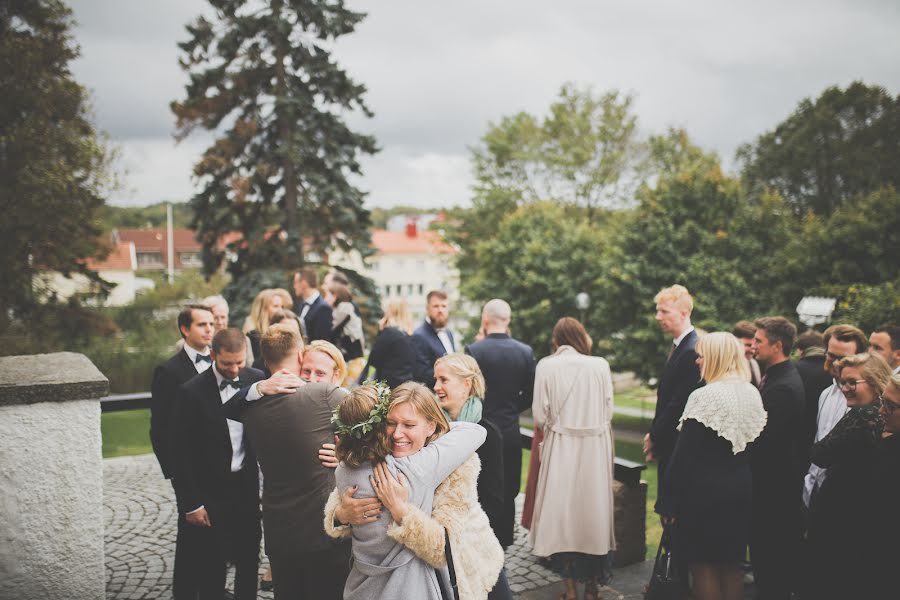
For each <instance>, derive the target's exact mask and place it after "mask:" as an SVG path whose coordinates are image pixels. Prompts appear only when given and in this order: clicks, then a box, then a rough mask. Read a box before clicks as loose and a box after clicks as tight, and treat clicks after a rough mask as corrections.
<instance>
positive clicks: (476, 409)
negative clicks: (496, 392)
mask: <svg viewBox="0 0 900 600" xmlns="http://www.w3.org/2000/svg"><path fill="white" fill-rule="evenodd" d="M482 406H483V405H482V403H481V398H479V397H478V396H472V397H471V398H469V399H468V400H466V403H465V404H463V407H462V409H460V411H459V416H458V417H456V420H457V421H465V422H466V423H478V422H479V421H481V409H482ZM444 414H445V415H447V420H448V421H453V419H452V418H451V417H450V413H448V412H447V411H446V410H445V411H444Z"/></svg>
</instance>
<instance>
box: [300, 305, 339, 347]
mask: <svg viewBox="0 0 900 600" xmlns="http://www.w3.org/2000/svg"><path fill="white" fill-rule="evenodd" d="M300 311H301V312H302V311H303V309H302V308H301V309H300ZM331 313H332V310H331V306H329V305H328V303H327V302H325V300H324V299H323V298H322V296H316V299H315V300H314V301H313V303H312V304H311V305H310V307H309V310H308V311H307V312H306V316H305V317H303V323H304V324H305V325H306V337H307V339H308V340H309V341H310V342H313V341H315V340H325V341H331V317H332V315H331Z"/></svg>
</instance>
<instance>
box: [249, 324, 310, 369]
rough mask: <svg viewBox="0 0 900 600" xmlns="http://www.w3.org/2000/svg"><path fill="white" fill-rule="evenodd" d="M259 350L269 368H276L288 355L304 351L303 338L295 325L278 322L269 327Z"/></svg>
mask: <svg viewBox="0 0 900 600" xmlns="http://www.w3.org/2000/svg"><path fill="white" fill-rule="evenodd" d="M295 324H296V322H295ZM259 351H260V354H262V358H263V362H264V363H265V364H266V366H267V367H268V368H269V370H274V367H276V366H278V365H280V364H281V363H282V361H284V360H285V359H286V358H287V357H288V356H290V355H292V354H297V353H300V352H303V338H302V337H301V336H300V333H299V331H298V330H297V329H296V328H295V327H291V325H289V324H288V323H278V324H276V325H272V326H271V327H269V329H268V331H266V332H265V333H264V334H263V335H262V337H261V338H260V340H259Z"/></svg>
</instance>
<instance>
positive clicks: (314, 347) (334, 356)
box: [303, 340, 347, 382]
mask: <svg viewBox="0 0 900 600" xmlns="http://www.w3.org/2000/svg"><path fill="white" fill-rule="evenodd" d="M310 352H321V353H322V354H325V355H326V356H328V358H330V359H331V360H333V361H334V372H335V374H336V375H337V377H336V380H337V381H338V382H341V381H344V378H345V377H347V362H346V361H345V360H344V355H343V354H341V351H340V350H338V349H337V346H335V345H334V344H332V343H331V342H326V341H325V340H315V341H314V342H310V344H309V346H307V347H306V348H304V349H303V360H306V357H307V356H308V355H309V353H310Z"/></svg>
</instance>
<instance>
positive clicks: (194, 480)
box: [172, 365, 263, 513]
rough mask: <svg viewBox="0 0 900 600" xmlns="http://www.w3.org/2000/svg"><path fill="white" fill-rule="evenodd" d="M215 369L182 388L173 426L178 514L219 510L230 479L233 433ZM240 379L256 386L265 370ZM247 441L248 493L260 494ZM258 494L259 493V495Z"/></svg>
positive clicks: (244, 373)
mask: <svg viewBox="0 0 900 600" xmlns="http://www.w3.org/2000/svg"><path fill="white" fill-rule="evenodd" d="M215 368H216V367H215V365H213V366H212V367H210V368H209V369H207V370H206V371H204V372H203V373H201V374H199V375H197V376H196V377H194V378H192V379H191V380H190V381H188V382H187V383H184V384H182V385H181V386H180V387H179V388H178V393H177V396H176V398H177V400H176V402H177V406H176V408H175V414H174V417H173V421H172V426H173V427H174V429H175V444H174V456H173V459H174V460H173V464H174V472H175V476H174V479H173V485H174V487H175V497H176V500H177V502H178V510H179V512H181V513H186V512H190V511H192V510H195V509H196V508H198V507H200V506H206V507H207V509H210V507H211V506H215V505H216V503H217V502H219V501H220V498H221V496H222V494H223V492H224V491H225V490H226V489H227V485H228V479H229V477H230V476H231V474H232V473H231V458H232V447H231V434H230V433H229V430H228V424H227V423H226V417H225V409H224V408H223V405H222V399H221V396H220V395H219V386H218V385H217V383H216V376H215ZM238 378H239V379H240V380H241V381H242V382H243V383H244V384H251V383H253V382H255V381H259V380H261V379H262V378H263V374H262V372H261V371H258V370H256V369H249V368H245V369H241V371H240V373H239V374H238ZM246 441H247V438H246V433H245V436H244V450H245V456H244V468H243V469H242V470H241V472H242V473H244V472H246V474H247V488H248V493H249V490H251V489H252V488H253V487H254V486H255V487H256V489H257V490H258V489H259V479H258V477H257V470H256V457H255V456H254V454H253V449H252V448H251V447H250V445H249V444H247V443H246ZM257 493H258V492H257Z"/></svg>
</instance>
